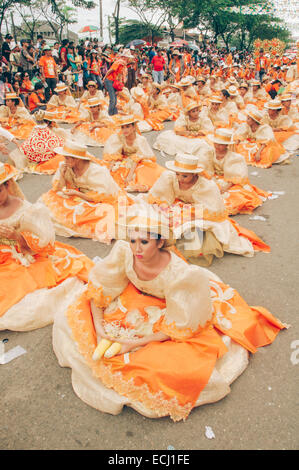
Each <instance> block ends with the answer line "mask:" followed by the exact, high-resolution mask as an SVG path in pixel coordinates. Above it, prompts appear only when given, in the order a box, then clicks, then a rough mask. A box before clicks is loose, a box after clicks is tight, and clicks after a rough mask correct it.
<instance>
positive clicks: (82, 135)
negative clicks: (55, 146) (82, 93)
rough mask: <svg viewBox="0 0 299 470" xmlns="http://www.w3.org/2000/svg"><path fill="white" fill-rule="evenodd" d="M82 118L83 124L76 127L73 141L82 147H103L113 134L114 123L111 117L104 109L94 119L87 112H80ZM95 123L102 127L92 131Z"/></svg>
mask: <svg viewBox="0 0 299 470" xmlns="http://www.w3.org/2000/svg"><path fill="white" fill-rule="evenodd" d="M82 117H83V120H84V122H82V123H81V124H79V126H76V128H75V131H74V133H73V136H74V137H75V139H76V140H78V142H80V143H81V144H82V145H90V146H95V147H97V146H101V147H103V146H104V145H105V142H106V140H108V139H109V137H110V136H111V135H112V134H113V133H114V132H115V122H114V120H113V119H112V117H111V116H109V115H108V113H107V111H106V110H104V109H101V110H100V112H99V114H98V117H97V118H96V119H95V118H94V117H93V115H92V113H91V112H90V111H89V110H84V111H82ZM97 122H98V123H101V124H104V126H103V127H97V128H96V129H92V128H93V126H94V125H95V124H96V123H97Z"/></svg>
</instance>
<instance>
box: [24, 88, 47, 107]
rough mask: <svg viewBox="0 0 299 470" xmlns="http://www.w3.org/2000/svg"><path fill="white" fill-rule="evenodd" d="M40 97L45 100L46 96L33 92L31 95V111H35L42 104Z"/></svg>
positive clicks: (29, 101) (29, 105) (29, 102)
mask: <svg viewBox="0 0 299 470" xmlns="http://www.w3.org/2000/svg"><path fill="white" fill-rule="evenodd" d="M39 97H41V98H42V99H43V100H45V96H44V95H43V94H39V93H35V92H33V93H31V94H30V95H29V98H28V108H29V111H33V110H34V109H36V108H37V107H38V106H37V105H38V104H40V103H41V101H40V99H39Z"/></svg>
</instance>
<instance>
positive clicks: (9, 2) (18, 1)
mask: <svg viewBox="0 0 299 470" xmlns="http://www.w3.org/2000/svg"><path fill="white" fill-rule="evenodd" d="M29 4H30V0H0V44H2V42H3V35H2V27H3V21H4V18H7V16H8V13H9V10H10V9H11V8H12V7H14V6H16V5H29Z"/></svg>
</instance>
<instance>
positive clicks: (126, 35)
mask: <svg viewBox="0 0 299 470" xmlns="http://www.w3.org/2000/svg"><path fill="white" fill-rule="evenodd" d="M111 32H112V34H115V30H114V26H112V28H111ZM118 34H119V36H118V39H119V41H118V42H119V43H120V44H124V45H126V44H128V43H129V42H131V41H133V40H134V39H143V38H148V37H149V38H151V42H152V43H153V42H156V40H157V39H158V38H160V37H162V35H163V31H162V29H161V28H158V27H157V26H155V25H154V24H151V23H148V24H146V25H144V23H142V22H141V21H138V20H124V19H123V18H122V19H121V20H120V24H119V31H118Z"/></svg>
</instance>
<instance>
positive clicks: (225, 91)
mask: <svg viewBox="0 0 299 470" xmlns="http://www.w3.org/2000/svg"><path fill="white" fill-rule="evenodd" d="M221 93H222V94H223V96H225V98H229V97H230V94H229V92H228V91H227V90H221Z"/></svg>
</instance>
